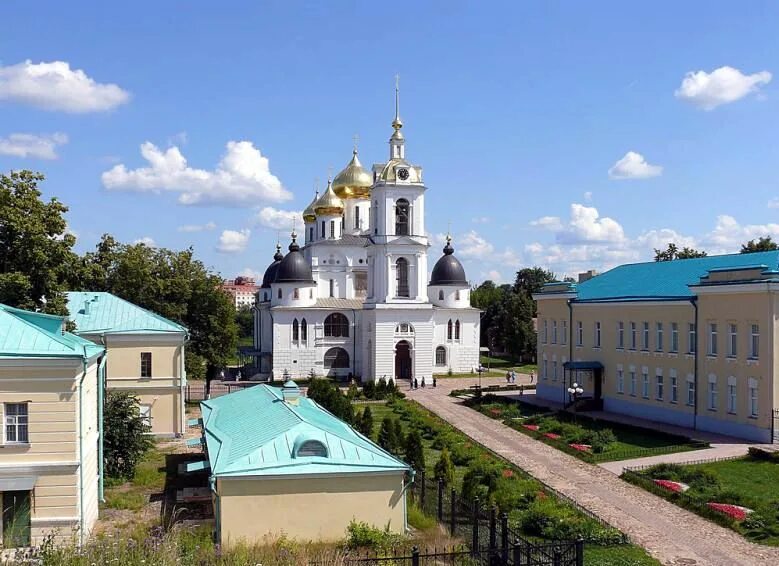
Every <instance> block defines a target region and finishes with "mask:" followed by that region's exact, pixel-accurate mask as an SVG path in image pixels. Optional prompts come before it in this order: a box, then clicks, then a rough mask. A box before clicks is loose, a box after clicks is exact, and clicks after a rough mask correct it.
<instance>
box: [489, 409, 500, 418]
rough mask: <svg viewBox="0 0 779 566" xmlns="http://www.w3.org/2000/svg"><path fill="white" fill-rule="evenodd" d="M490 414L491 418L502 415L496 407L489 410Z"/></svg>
mask: <svg viewBox="0 0 779 566" xmlns="http://www.w3.org/2000/svg"><path fill="white" fill-rule="evenodd" d="M490 414H491V415H492V416H493V417H499V416H500V415H502V414H503V411H501V410H500V409H498V408H497V407H493V408H492V409H490Z"/></svg>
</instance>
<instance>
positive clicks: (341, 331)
mask: <svg viewBox="0 0 779 566" xmlns="http://www.w3.org/2000/svg"><path fill="white" fill-rule="evenodd" d="M325 336H328V337H332V338H345V337H348V336H349V319H347V318H346V316H345V315H343V314H341V313H340V312H334V313H332V314H329V315H327V318H325Z"/></svg>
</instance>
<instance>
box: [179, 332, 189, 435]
mask: <svg viewBox="0 0 779 566" xmlns="http://www.w3.org/2000/svg"><path fill="white" fill-rule="evenodd" d="M187 342H189V334H185V335H184V341H183V342H182V343H181V355H180V356H179V386H180V388H181V392H180V399H179V417H180V418H179V421H181V422H180V423H179V424H180V425H181V433H180V434H181V435H182V436H183V435H184V432H185V431H186V430H187V425H186V410H185V397H186V387H187V368H186V365H185V363H184V348H185V347H186V344H187Z"/></svg>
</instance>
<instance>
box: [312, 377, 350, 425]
mask: <svg viewBox="0 0 779 566" xmlns="http://www.w3.org/2000/svg"><path fill="white" fill-rule="evenodd" d="M306 396H307V397H308V398H309V399H313V400H314V401H316V402H317V403H318V404H319V405H321V406H322V407H324V408H325V409H327V410H328V411H330V412H331V413H332V414H333V415H335V416H336V417H337V418H339V419H341V420H342V421H344V422H346V423H349V424H353V423H354V406H353V405H352V403H351V402H350V401H349V399H348V398H347V397H346V396H345V395H344V394H343V393H341V390H340V389H339V388H338V386H337V385H336V384H335V383H333V382H332V381H330V380H329V379H327V378H324V377H321V378H320V377H318V378H316V379H312V380H311V381H309V383H308V391H307V392H306Z"/></svg>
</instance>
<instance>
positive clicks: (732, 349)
mask: <svg viewBox="0 0 779 566" xmlns="http://www.w3.org/2000/svg"><path fill="white" fill-rule="evenodd" d="M728 357H729V358H736V357H738V325H737V324H734V323H732V322H729V323H728Z"/></svg>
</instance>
